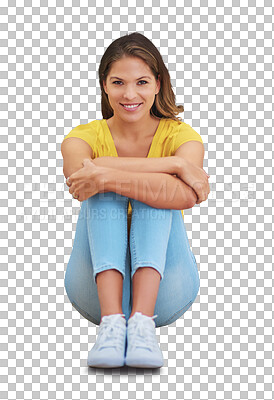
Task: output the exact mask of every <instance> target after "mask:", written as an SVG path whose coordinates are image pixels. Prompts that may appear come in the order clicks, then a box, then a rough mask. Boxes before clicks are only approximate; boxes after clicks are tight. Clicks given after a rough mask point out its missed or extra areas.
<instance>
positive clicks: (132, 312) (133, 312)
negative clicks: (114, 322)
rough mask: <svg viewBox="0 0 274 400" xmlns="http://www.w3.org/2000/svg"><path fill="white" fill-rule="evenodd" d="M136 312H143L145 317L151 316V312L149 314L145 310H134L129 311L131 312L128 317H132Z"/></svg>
mask: <svg viewBox="0 0 274 400" xmlns="http://www.w3.org/2000/svg"><path fill="white" fill-rule="evenodd" d="M136 312H139V313H141V314H143V315H146V316H147V317H153V314H151V313H147V312H143V311H139V310H138V311H137V310H135V311H131V314H130V316H129V318H131V317H133V315H134V314H135V313H136Z"/></svg>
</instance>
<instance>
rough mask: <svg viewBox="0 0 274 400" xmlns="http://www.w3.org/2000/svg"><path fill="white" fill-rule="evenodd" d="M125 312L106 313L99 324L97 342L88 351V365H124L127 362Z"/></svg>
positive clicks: (112, 366) (108, 366) (103, 366)
mask: <svg viewBox="0 0 274 400" xmlns="http://www.w3.org/2000/svg"><path fill="white" fill-rule="evenodd" d="M123 316H125V315H124V314H111V315H105V316H104V317H103V318H102V321H101V323H100V325H99V333H98V337H97V340H96V343H95V344H94V346H93V347H92V349H91V350H90V351H89V353H88V360H87V363H88V366H89V367H98V368H115V367H122V366H123V365H124V364H125V344H126V329H127V328H126V320H125V318H123Z"/></svg>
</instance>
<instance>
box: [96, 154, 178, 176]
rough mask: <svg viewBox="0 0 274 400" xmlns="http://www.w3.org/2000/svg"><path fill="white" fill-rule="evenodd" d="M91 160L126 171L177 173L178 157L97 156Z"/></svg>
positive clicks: (99, 164) (98, 164)
mask: <svg viewBox="0 0 274 400" xmlns="http://www.w3.org/2000/svg"><path fill="white" fill-rule="evenodd" d="M92 162H93V163H94V164H95V165H97V166H99V167H107V168H114V169H119V170H122V171H128V172H164V173H167V174H171V175H176V174H177V168H178V157H175V156H171V157H155V158H144V157H108V156H107V157H98V158H95V159H94V160H92Z"/></svg>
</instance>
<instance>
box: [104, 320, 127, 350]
mask: <svg viewBox="0 0 274 400" xmlns="http://www.w3.org/2000/svg"><path fill="white" fill-rule="evenodd" d="M121 316H125V314H117V315H115V317H114V316H113V315H112V316H111V318H107V319H106V318H104V317H103V319H102V322H101V324H100V326H99V333H98V339H99V338H100V340H98V343H100V344H98V349H99V350H101V349H102V348H107V347H115V348H123V347H124V335H123V334H122V326H121V325H119V320H120V318H121ZM107 317H108V316H107ZM117 329H118V330H121V332H117ZM115 331H116V335H114V334H113V333H114V332H115ZM123 332H124V330H123Z"/></svg>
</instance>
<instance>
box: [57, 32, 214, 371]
mask: <svg viewBox="0 0 274 400" xmlns="http://www.w3.org/2000/svg"><path fill="white" fill-rule="evenodd" d="M99 79H100V86H101V95H102V104H101V105H102V114H103V119H102V120H94V121H91V122H90V123H88V124H85V125H79V126H77V127H76V128H74V129H73V130H72V131H71V132H70V133H69V134H68V135H67V136H66V137H65V139H64V141H63V143H62V146H61V151H62V155H63V159H64V168H63V169H64V175H65V177H66V178H67V179H66V183H67V185H68V186H69V192H70V193H71V194H72V195H73V197H74V198H75V199H78V201H80V202H81V210H80V213H79V217H78V222H77V227H76V233H75V239H74V245H73V250H72V253H71V256H70V259H69V263H68V266H67V270H66V276H65V287H66V291H67V295H68V297H69V299H70V301H71V303H72V305H73V306H74V307H75V308H76V310H78V311H79V312H80V313H81V315H83V316H84V317H85V318H87V319H88V320H89V321H91V322H93V323H94V324H96V325H99V333H98V337H97V341H96V343H95V345H94V346H93V348H92V349H91V350H90V352H89V355H88V365H89V366H94V367H109V368H110V367H111V368H113V367H120V366H123V365H128V366H132V367H143V368H157V367H161V366H162V365H163V356H162V352H161V349H160V348H159V345H158V343H157V339H156V330H155V328H156V327H160V326H164V325H168V324H171V323H172V322H174V321H176V319H178V318H179V317H180V316H181V315H182V314H184V313H185V311H186V310H187V309H188V308H189V307H190V306H191V304H192V303H193V302H194V300H195V298H196V296H197V293H198V290H199V275H198V270H197V264H196V260H195V256H194V255H193V253H192V251H191V250H190V246H189V243H188V238H187V234H186V231H185V227H184V221H183V210H184V209H187V208H191V207H193V206H194V205H195V204H200V203H201V202H202V201H205V200H206V199H207V196H208V194H209V192H210V189H209V184H208V177H209V176H208V175H207V174H206V173H205V171H204V170H203V158H204V147H203V142H202V139H201V137H200V135H199V134H198V133H197V132H195V131H194V130H193V129H192V128H191V127H190V126H189V125H187V124H185V123H184V122H181V120H180V119H179V118H178V117H176V116H175V115H177V114H179V113H180V112H182V111H183V107H182V106H176V105H175V96H174V93H173V90H172V87H171V82H170V76H169V72H168V70H167V69H166V67H165V65H164V62H163V60H162V57H161V55H160V53H159V51H158V50H157V48H156V47H155V46H154V45H153V44H152V42H151V41H150V40H149V39H147V38H146V37H145V36H143V35H141V34H140V33H137V32H135V33H132V34H129V35H126V36H123V37H121V38H119V39H117V40H115V41H114V42H113V43H111V45H110V46H109V47H108V48H107V50H106V52H105V53H104V55H103V57H102V59H101V63H100V67H99ZM154 312H155V314H156V315H153V314H154ZM154 320H155V321H154Z"/></svg>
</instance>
